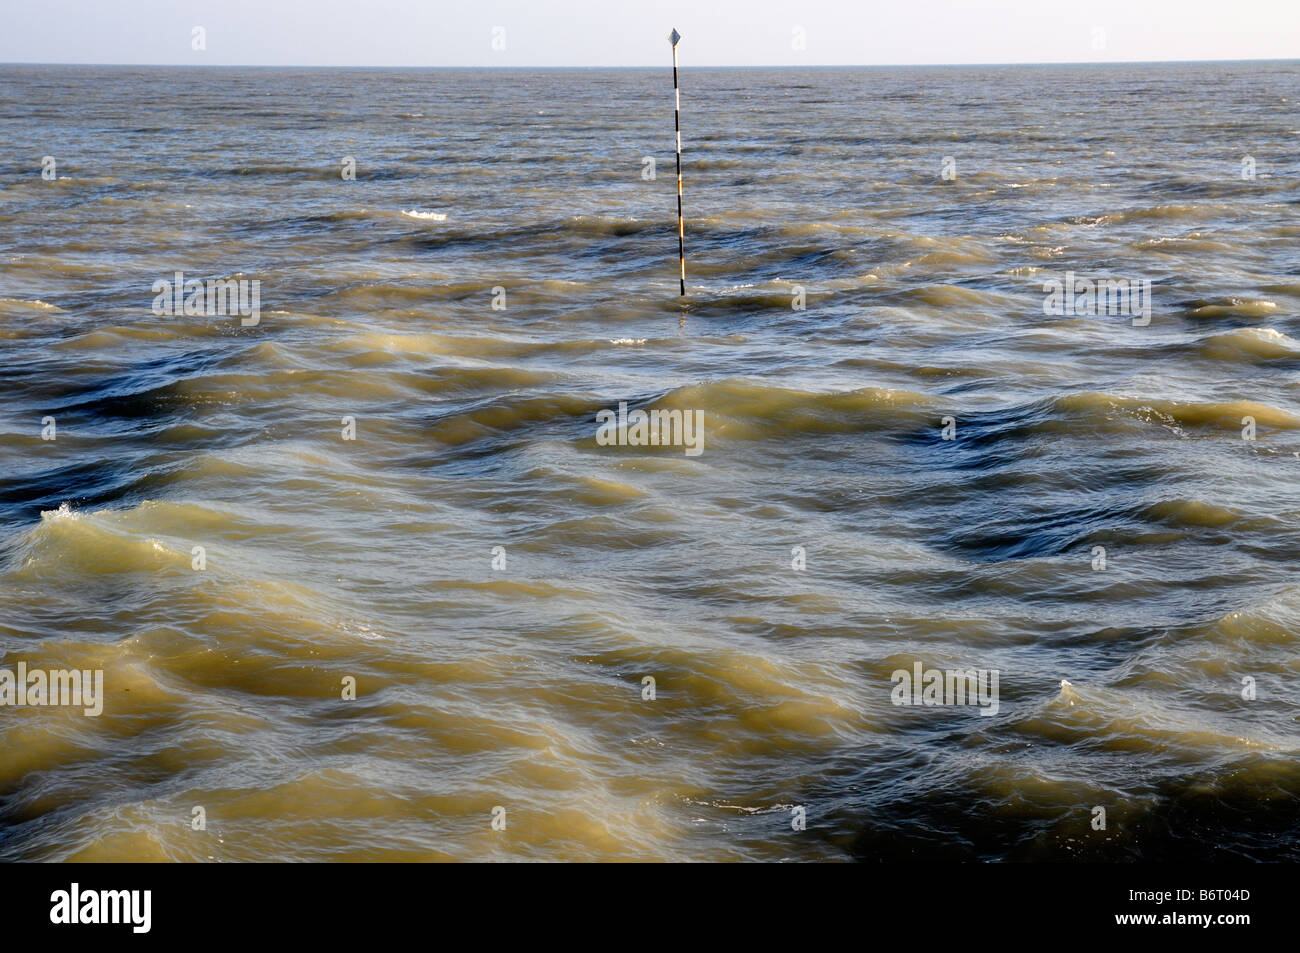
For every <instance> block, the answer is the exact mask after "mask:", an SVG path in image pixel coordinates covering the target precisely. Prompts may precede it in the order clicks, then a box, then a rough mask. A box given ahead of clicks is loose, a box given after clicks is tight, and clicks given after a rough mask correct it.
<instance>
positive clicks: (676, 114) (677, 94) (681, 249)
mask: <svg viewBox="0 0 1300 953" xmlns="http://www.w3.org/2000/svg"><path fill="white" fill-rule="evenodd" d="M681 38H682V35H681V34H680V33H678V32H677V30H676V28H674V29H673V32H672V33H671V34H669V36H668V42H670V43H671V44H672V45H673V98H674V100H676V106H675V108H674V109H673V126H674V127H675V128H676V130H677V261H678V263H679V264H680V266H681V279H680V280H681V290H682V294H683V295H685V294H686V229H685V226H683V224H682V93H681V90H680V89H678V87H677V41H678V40H680V39H681Z"/></svg>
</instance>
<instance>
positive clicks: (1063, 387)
mask: <svg viewBox="0 0 1300 953" xmlns="http://www.w3.org/2000/svg"><path fill="white" fill-rule="evenodd" d="M680 87H681V91H680V95H681V130H682V131H681V142H682V155H681V176H682V209H683V216H684V221H683V242H684V249H685V276H686V278H685V281H686V293H685V294H684V295H682V294H681V293H680V289H679V284H678V282H679V267H680V265H679V257H678V221H677V188H678V182H677V167H676V156H675V147H676V136H675V132H674V93H673V83H672V71H671V69H670V68H667V67H665V68H663V69H625V70H604V69H575V70H559V69H557V70H523V69H513V70H512V69H502V70H475V69H459V70H454V69H448V70H440V69H408V70H368V69H273V68H267V69H255V68H178V67H124V66H119V67H87V66H40V65H8V66H0V860H35V861H61V860H77V861H213V862H221V861H266V860H293V861H326V860H332V861H441V860H447V861H451V860H456V861H704V862H712V861H864V862H895V861H926V862H930V861H950V860H952V861H1009V862H1010V861H1098V860H1106V861H1137V860H1141V861H1219V860H1291V861H1294V860H1297V859H1300V821H1298V818H1300V811H1298V807H1300V653H1298V652H1297V632H1298V630H1300V581H1298V579H1297V577H1295V576H1293V575H1292V573H1294V572H1295V571H1296V569H1297V560H1298V559H1300V494H1298V493H1297V487H1298V486H1300V255H1298V253H1297V250H1298V249H1300V63H1297V62H1255V63H1202V64H1135V65H1125V64H1105V65H1087V66H1068V65H1064V66H1062V65H1057V66H1007V67H946V68H939V67H916V68H901V67H900V68H843V69H839V68H825V69H704V68H692V67H688V66H683V68H682V69H681V71H680ZM20 670H21V674H22V677H21V678H20ZM33 673H40V678H39V679H35V676H34V675H33ZM74 674H75V675H76V676H77V678H76V679H75V680H74V679H73V678H72V676H73V675H74ZM97 679H98V680H99V681H100V683H101V684H102V690H101V691H99V692H98V693H96V692H95V691H94V690H93V686H94V685H95V683H96V680H97ZM41 682H43V683H44V684H45V686H46V690H45V691H44V693H42V692H40V691H38V690H37V688H38V685H39V683H41ZM56 686H57V688H56ZM963 686H965V687H967V688H969V689H970V691H969V692H968V693H966V695H965V697H963V693H962V692H961V691H960V689H961V688H962V687H963ZM78 688H79V689H80V696H81V697H76V696H77V694H78V693H77V689H78ZM92 695H94V696H97V697H87V696H92ZM96 707H98V708H99V709H100V710H99V711H98V712H95V710H94V709H95V708H96Z"/></svg>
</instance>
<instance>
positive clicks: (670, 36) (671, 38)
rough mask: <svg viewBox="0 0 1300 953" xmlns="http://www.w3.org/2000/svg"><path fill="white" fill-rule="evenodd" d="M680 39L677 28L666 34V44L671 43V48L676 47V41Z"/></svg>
mask: <svg viewBox="0 0 1300 953" xmlns="http://www.w3.org/2000/svg"><path fill="white" fill-rule="evenodd" d="M681 38H682V35H681V34H680V33H678V32H677V27H673V32H672V33H669V34H668V42H669V43H671V44H672V45H673V46H676V45H677V41H678V40H680V39H681Z"/></svg>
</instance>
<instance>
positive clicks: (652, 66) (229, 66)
mask: <svg viewBox="0 0 1300 953" xmlns="http://www.w3.org/2000/svg"><path fill="white" fill-rule="evenodd" d="M1250 63H1297V64H1300V57H1285V58H1279V57H1252V58H1247V59H1225V60H1178V59H1171V60H1040V61H1029V60H1025V61H1015V62H992V61H989V62H969V63H816V64H798V63H752V64H751V63H747V64H743V65H737V64H722V63H698V64H690V65H689V68H691V69H790V70H798V69H805V70H806V69H927V68H929V69H959V68H962V67H1008V66H1213V65H1228V64H1231V65H1236V64H1250ZM6 66H96V67H121V68H129V69H139V68H162V69H338V70H349V69H350V70H385V69H390V70H421V69H422V70H583V69H587V70H615V69H662V68H664V67H663V64H659V63H645V64H637V65H627V66H593V65H584V66H538V65H513V64H511V65H494V66H471V65H467V66H437V65H430V64H427V63H425V64H391V65H384V66H377V65H360V64H352V65H343V64H337V63H90V62H81V61H72V60H68V61H48V60H46V61H42V60H7V61H0V67H6ZM685 68H687V67H683V69H685Z"/></svg>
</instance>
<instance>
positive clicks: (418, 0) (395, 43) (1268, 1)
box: [0, 0, 1300, 67]
mask: <svg viewBox="0 0 1300 953" xmlns="http://www.w3.org/2000/svg"><path fill="white" fill-rule="evenodd" d="M0 25H2V26H0V62H9V63H132V64H145V63H150V64H152V63H157V64H193V65H214V66H215V65H262V66H515V67H527V66H660V65H663V63H664V62H665V61H671V55H672V54H671V52H670V47H669V44H668V40H667V35H668V33H669V31H670V30H671V29H672V28H673V27H674V26H675V27H676V28H677V29H678V31H679V32H680V33H681V34H682V37H683V39H682V42H681V45H680V47H679V55H680V57H681V60H682V63H683V65H688V64H689V65H692V66H799V65H804V66H835V65H882V66H883V65H906V64H960V63H1080V62H1134V61H1159V60H1239V59H1296V58H1300V0H1074V2H1067V0H795V2H788V0H787V2H779V0H686V2H676V0H672V2H654V0H641V2H636V0H0ZM199 29H201V32H197V31H198V30H199ZM200 39H201V40H202V42H201V43H200V42H199V40H200Z"/></svg>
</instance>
